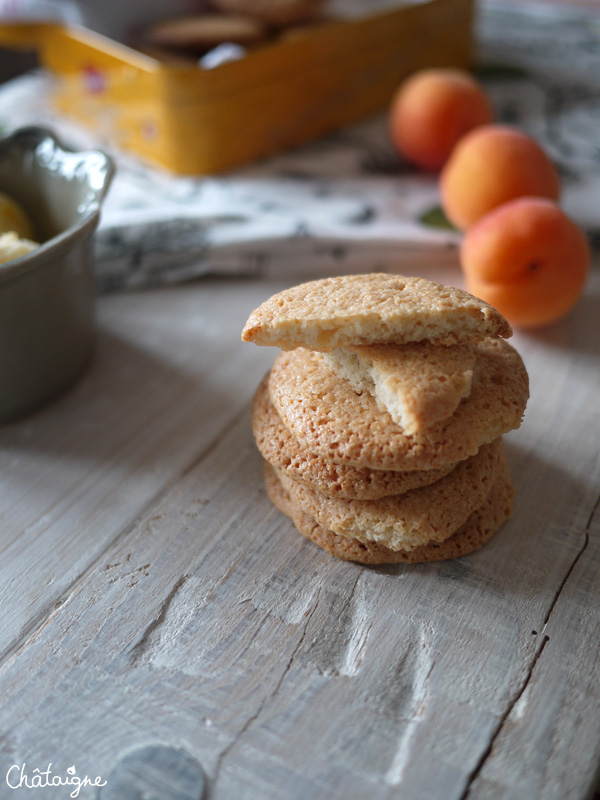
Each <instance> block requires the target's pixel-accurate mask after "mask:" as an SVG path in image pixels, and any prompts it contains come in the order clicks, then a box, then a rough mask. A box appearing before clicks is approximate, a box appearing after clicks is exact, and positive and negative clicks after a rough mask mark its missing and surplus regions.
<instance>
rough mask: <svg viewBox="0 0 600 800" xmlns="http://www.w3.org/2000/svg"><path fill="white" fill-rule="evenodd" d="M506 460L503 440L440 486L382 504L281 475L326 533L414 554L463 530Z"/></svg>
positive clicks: (385, 499)
mask: <svg viewBox="0 0 600 800" xmlns="http://www.w3.org/2000/svg"><path fill="white" fill-rule="evenodd" d="M501 457H502V444H501V441H500V439H498V440H496V441H495V442H493V443H492V444H489V445H484V446H483V447H482V448H481V449H480V451H479V452H478V453H477V455H475V456H472V457H471V458H469V459H466V460H465V461H461V462H460V464H458V466H456V467H455V468H454V469H453V470H452V471H451V472H450V473H449V474H448V475H446V477H445V478H442V479H441V480H439V481H437V482H436V483H432V484H430V485H429V486H424V487H422V488H420V489H413V490H411V491H410V492H406V493H404V494H401V495H395V496H392V497H382V498H379V499H378V500H346V499H344V498H340V497H331V496H328V495H324V494H320V493H319V492H315V491H313V490H312V489H308V488H307V487H306V486H303V485H302V484H300V483H296V482H295V481H292V480H291V479H289V478H287V477H286V476H285V475H284V474H283V473H282V472H280V471H278V473H277V474H278V477H279V479H280V481H281V483H282V485H283V487H284V489H285V490H286V492H287V493H288V494H289V496H290V497H291V499H292V500H293V501H294V503H295V504H296V505H297V506H298V507H299V508H301V509H302V511H304V512H305V513H307V514H309V515H310V516H311V517H313V518H314V519H315V520H316V521H317V522H318V523H319V524H320V525H322V526H323V527H324V528H327V529H328V530H331V531H333V532H334V533H337V534H339V535H341V536H350V537H351V538H353V539H358V540H359V541H361V542H377V543H378V544H382V545H385V546H386V547H388V548H389V549H390V550H412V549H414V548H415V547H419V546H420V545H423V544H427V543H428V542H440V541H443V540H444V539H447V538H448V536H450V535H451V534H452V533H453V532H454V531H456V530H457V529H458V528H460V526H461V525H463V523H464V522H465V521H466V520H467V518H468V517H469V516H470V515H471V514H472V513H473V511H475V509H476V508H478V507H479V506H480V505H481V504H482V503H483V502H484V500H485V498H486V497H487V496H488V494H489V493H490V490H491V487H492V485H493V483H494V480H495V478H496V475H497V473H498V470H499V467H500V461H501Z"/></svg>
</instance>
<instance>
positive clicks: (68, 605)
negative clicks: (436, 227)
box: [0, 272, 600, 800]
mask: <svg viewBox="0 0 600 800" xmlns="http://www.w3.org/2000/svg"><path fill="white" fill-rule="evenodd" d="M451 279H452V276H448V280H451ZM599 279H600V274H599V273H598V272H596V273H594V275H593V279H592V281H591V283H590V286H589V287H588V292H587V295H586V298H585V299H584V301H583V302H582V303H581V304H580V306H579V307H578V308H577V310H576V311H575V313H574V314H573V315H572V316H571V317H570V318H569V319H567V320H564V321H563V322H561V323H559V324H558V325H556V326H553V327H552V328H549V329H547V330H546V331H544V332H542V333H537V334H529V335H519V336H518V337H516V341H515V344H516V346H517V348H518V349H519V350H520V352H521V353H522V354H523V356H524V359H525V362H526V365H527V367H528V370H529V372H530V376H531V383H532V397H531V401H530V404H529V406H528V411H527V414H526V419H525V422H524V425H523V426H522V428H521V429H520V430H519V431H516V432H514V433H512V434H510V435H509V436H508V437H507V439H506V443H507V453H508V457H509V461H510V464H511V468H512V471H513V477H514V480H515V483H516V486H517V492H518V493H517V500H516V509H515V514H514V516H513V518H512V519H511V520H510V521H509V522H508V523H507V524H506V525H505V526H504V528H503V529H502V530H501V531H500V532H499V533H498V534H497V535H496V536H495V537H494V539H492V541H491V542H490V543H489V544H488V545H487V546H486V547H484V548H483V549H482V550H481V551H480V552H478V553H476V554H473V555H471V556H469V557H466V558H463V559H458V560H455V561H449V562H443V563H438V564H428V565H420V566H417V567H414V566H402V565H400V566H394V567H385V568H364V567H359V566H357V565H354V564H349V563H345V562H341V561H337V560H335V559H333V558H331V557H330V556H328V555H327V554H326V553H324V552H323V551H321V550H319V549H318V548H317V547H316V546H314V545H313V544H312V543H310V542H308V541H305V540H304V539H303V538H302V537H301V536H299V535H298V534H297V532H296V531H295V530H294V528H293V527H292V525H291V523H290V522H289V521H288V520H287V519H286V518H284V517H283V516H282V515H281V514H279V513H278V512H277V511H276V510H275V509H274V508H273V507H272V506H271V505H270V503H269V501H268V499H267V497H266V495H265V492H264V488H263V485H262V477H261V465H260V457H259V455H258V453H257V451H256V449H255V447H254V443H253V440H252V434H251V429H250V421H249V400H250V397H251V395H252V393H253V391H254V388H255V386H256V385H257V384H258V382H259V380H260V378H261V377H262V375H263V372H264V370H265V369H266V367H267V365H268V363H270V361H271V360H272V358H273V356H274V354H275V351H271V350H269V349H266V348H265V349H260V348H254V347H251V346H248V345H241V343H239V331H240V330H241V327H242V324H243V321H244V318H245V315H247V313H248V312H249V311H250V310H251V309H252V308H253V307H255V306H256V305H257V304H258V302H260V300H261V299H264V298H265V297H267V296H268V295H269V294H272V293H273V291H275V290H276V289H277V288H282V287H281V282H280V283H279V284H278V285H277V286H276V285H275V283H273V284H267V283H262V282H261V283H252V282H246V281H240V282H233V281H205V282H202V283H200V284H196V285H191V286H188V287H185V288H181V289H178V290H173V291H167V292H147V293H143V294H139V295H136V294H132V295H127V296H125V295H123V296H121V297H107V298H105V299H104V300H103V301H102V304H101V309H100V311H101V314H100V320H101V329H102V332H103V333H102V337H103V338H102V340H101V345H100V350H99V356H98V359H97V362H96V364H95V366H94V368H93V370H92V372H90V373H89V375H88V376H87V377H86V379H85V381H84V382H83V383H82V384H80V385H79V387H78V388H77V389H76V390H75V392H74V393H73V394H72V395H71V396H70V397H66V398H64V399H63V400H62V401H60V403H58V404H56V406H55V407H53V408H50V409H48V410H47V411H46V412H44V414H42V415H40V416H38V417H35V418H33V419H32V420H30V421H28V422H23V423H21V424H20V425H18V426H14V428H13V429H7V430H5V431H3V432H2V435H1V441H2V445H3V457H4V458H5V462H4V463H5V468H4V475H6V476H7V479H8V480H9V482H10V491H4V490H3V492H2V498H3V501H4V502H3V505H2V514H3V525H2V534H1V535H2V540H3V541H4V542H5V546H4V551H3V556H4V557H3V560H2V563H1V565H0V566H1V569H2V571H3V572H4V575H5V579H4V580H3V583H2V593H3V594H2V607H3V609H5V614H4V615H3V617H2V624H3V626H4V627H3V629H2V630H3V637H4V638H3V643H4V647H5V650H4V652H5V656H4V659H3V661H2V663H1V666H0V698H1V700H0V730H1V731H2V732H3V733H2V738H1V739H0V768H1V769H0V781H2V780H3V778H4V775H5V774H6V769H8V767H9V766H10V765H12V764H15V763H18V764H21V763H23V762H27V764H28V765H30V766H31V767H32V768H33V767H34V766H36V767H40V768H45V766H46V765H47V764H48V762H52V763H53V765H54V767H55V768H56V770H57V771H61V770H62V772H63V773H64V771H65V770H66V768H67V767H69V766H70V765H72V764H76V765H77V771H78V773H79V774H83V773H88V774H90V775H101V776H103V777H104V779H107V777H108V776H110V774H111V773H112V771H113V770H114V769H115V767H116V765H118V764H119V763H120V762H122V760H123V759H124V758H125V757H126V755H127V754H128V753H131V752H132V751H135V750H137V749H139V748H147V747H154V746H157V747H158V746H159V747H162V748H175V749H177V750H182V751H185V752H186V753H187V754H189V756H190V757H191V758H192V759H194V760H195V761H196V762H197V763H198V764H199V765H200V766H201V768H202V769H203V771H204V773H205V775H206V777H207V781H208V784H209V796H210V797H211V799H212V798H215V799H216V800H229V798H232V797H244V798H251V799H253V798H256V800H258V799H259V798H260V800H264V798H267V799H268V798H277V800H280V799H281V798H298V800H300V798H302V799H303V800H304V798H308V797H310V798H327V799H328V800H329V798H331V799H332V800H336V799H337V798H355V797H356V798H359V797H367V796H368V797H373V798H378V799H379V798H385V799H386V800H387V798H399V797H401V798H403V800H404V798H410V799H411V800H412V798H415V799H416V798H419V800H421V798H435V800H438V799H439V800H464V798H467V797H468V798H478V800H479V798H492V797H493V798H494V800H496V799H497V798H507V799H508V798H527V800H530V799H531V800H534V799H535V798H540V800H541V798H543V800H547V798H551V800H554V799H556V800H559V798H560V800H563V798H567V797H568V798H582V800H583V798H585V797H587V796H588V794H589V792H590V790H591V788H592V786H593V781H594V776H595V773H596V769H597V767H598V764H599V763H600V730H599V720H600V714H599V713H598V711H599V699H600V698H599V688H598V687H600V660H599V659H598V641H599V633H600V610H599V609H600V604H599V603H598V599H599V596H598V595H599V590H598V586H599V581H598V578H599V576H598V571H599V565H600V555H599V552H598V537H599V535H600V531H599V526H600V523H599V520H598V499H599V495H600V458H599V442H598V435H597V432H598V404H597V398H598V396H600V370H599V369H598V365H599V363H598V362H599V360H600V359H599V353H598V342H600V335H599V334H600V328H599V322H598V321H599V320H600V314H599V313H598V312H599V310H600V280H599ZM257 301H258V302H257ZM94 370H95V371H94ZM7 612H8V613H7ZM4 789H5V786H4V785H3V784H1V783H0V797H4V795H3V794H2V791H3V790H4ZM12 795H13V793H9V796H12ZM80 796H82V797H85V795H84V791H83V790H82V792H81V795H80ZM87 796H88V797H91V796H93V795H91V794H88V795H87ZM57 800H58V797H57Z"/></svg>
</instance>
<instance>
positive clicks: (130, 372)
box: [0, 281, 271, 655]
mask: <svg viewBox="0 0 600 800" xmlns="http://www.w3.org/2000/svg"><path fill="white" fill-rule="evenodd" d="M227 286H228V283H227V282H226V281H225V282H211V281H206V282H202V283H201V284H196V285H194V286H185V287H179V288H173V289H166V290H162V291H160V292H147V293H145V294H144V295H143V296H140V295H137V294H135V293H132V294H127V295H122V296H119V297H111V298H105V299H103V300H102V302H100V304H99V340H98V352H97V355H96V358H95V360H94V363H93V364H92V367H91V369H90V370H89V372H88V373H87V374H86V376H85V377H84V379H83V380H82V381H81V382H80V383H79V384H78V385H77V386H76V387H75V388H74V389H73V390H72V391H71V392H70V393H69V394H68V395H66V396H65V397H63V398H62V399H61V400H59V401H58V402H57V403H55V404H53V405H52V406H50V407H48V408H47V409H46V410H44V411H43V412H41V413H39V414H36V415H35V416H32V417H30V418H28V419H26V420H24V421H23V422H20V423H18V424H14V425H11V426H7V427H4V428H2V429H1V430H0V474H1V475H2V502H1V505H0V554H1V562H0V577H1V580H0V604H1V605H2V607H4V608H6V607H7V606H10V609H11V613H10V614H3V615H2V616H1V617H0V655H1V654H2V653H6V652H8V651H10V650H11V648H13V647H15V646H16V644H17V643H18V642H19V641H20V640H21V638H22V637H23V636H24V635H25V634H26V632H27V631H28V630H29V629H30V627H31V626H32V625H34V624H35V623H36V621H39V620H41V619H43V618H44V616H45V615H46V614H47V613H48V612H49V610H51V609H52V608H53V607H54V605H55V603H59V602H60V599H61V597H62V596H63V595H64V593H65V592H67V591H68V590H69V587H70V586H71V585H72V583H73V582H74V581H76V580H77V579H78V578H79V577H80V576H81V575H82V574H83V573H85V571H86V569H87V568H88V567H89V565H90V564H92V563H93V562H94V560H95V559H96V558H97V557H98V556H99V554H101V553H102V552H103V550H104V549H105V548H106V547H107V546H108V545H109V544H110V542H111V541H113V540H114V538H115V537H116V536H118V535H119V534H121V533H122V532H123V531H124V530H126V529H127V528H128V527H129V526H130V525H131V524H132V523H133V521H134V520H135V519H136V517H137V516H138V514H139V513H140V512H141V511H142V510H143V509H144V508H145V507H146V506H147V505H148V504H150V503H152V502H153V501H154V500H155V499H156V497H157V496H159V495H160V493H161V492H162V491H164V490H165V488H166V487H167V486H168V485H169V484H170V483H171V482H172V481H174V480H175V479H176V478H177V477H178V476H179V475H180V474H181V473H182V472H184V471H185V470H186V469H187V468H188V467H189V466H190V464H192V463H193V461H194V460H195V459H197V458H198V457H199V456H200V455H201V454H202V452H203V451H204V450H205V449H206V448H207V447H209V446H210V445H211V443H212V442H214V440H215V438H216V437H218V434H219V431H220V430H222V429H223V428H224V427H225V426H226V425H227V424H229V423H230V422H231V420H232V419H234V418H235V416H236V415H237V414H239V413H240V410H241V409H242V408H243V407H244V405H245V403H247V401H248V398H249V397H250V395H251V393H252V377H251V376H253V375H254V374H255V373H256V371H257V369H258V371H259V372H260V371H264V370H265V369H266V368H267V365H268V363H270V358H271V357H270V354H269V353H267V352H265V351H264V350H263V351H261V350H259V349H258V348H247V347H243V346H242V345H241V342H240V340H239V333H238V334H237V336H234V335H232V334H233V331H235V330H238V331H239V330H241V327H242V325H243V323H244V322H245V319H246V317H247V315H248V314H249V312H250V311H251V310H252V308H253V307H254V306H255V305H257V304H258V303H259V302H260V301H261V300H262V299H263V298H264V293H265V291H268V288H267V286H266V285H261V286H258V285H257V284H255V283H252V282H242V283H240V284H239V287H238V288H239V291H237V292H235V293H228V291H227ZM217 300H220V301H221V302H220V303H219V302H217ZM225 301H227V302H225Z"/></svg>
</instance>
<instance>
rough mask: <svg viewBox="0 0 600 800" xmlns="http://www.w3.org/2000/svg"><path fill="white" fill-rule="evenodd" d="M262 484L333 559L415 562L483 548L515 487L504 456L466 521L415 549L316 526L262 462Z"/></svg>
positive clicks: (510, 501) (509, 505)
mask: <svg viewBox="0 0 600 800" xmlns="http://www.w3.org/2000/svg"><path fill="white" fill-rule="evenodd" d="M265 486H266V489H267V494H268V495H269V497H270V499H271V501H272V503H273V504H274V505H275V506H276V507H277V508H278V509H279V510H280V511H281V512H283V513H284V514H285V515H286V516H288V517H290V518H291V519H292V521H293V523H294V525H295V526H296V528H297V529H298V531H299V532H300V533H301V534H302V535H303V536H305V537H306V538H307V539H310V540H311V541H313V542H314V543H315V544H317V545H318V546H319V547H321V548H323V549H324V550H326V551H327V552H328V553H330V554H331V555H333V556H335V557H336V558H340V559H343V560H344V561H355V562H357V563H360V564H368V565H377V564H399V563H405V564H418V563H423V562H429V561H443V560H446V559H450V558H460V557H461V556H465V555H468V554H469V553H472V552H474V551H475V550H478V549H479V548H480V547H482V546H483V545H484V544H485V543H486V542H487V541H488V540H489V539H491V537H492V536H493V535H494V533H495V532H496V531H497V530H498V528H500V526H501V525H502V523H503V522H505V521H506V520H507V519H508V518H509V517H510V515H511V514H512V505H513V497H514V488H513V486H512V483H511V480H510V473H509V470H508V465H507V463H506V459H505V458H503V460H502V463H501V466H500V471H499V474H498V476H497V478H496V481H495V482H494V485H493V486H492V489H491V491H490V494H489V496H488V497H487V499H486V500H485V501H484V503H483V504H482V505H481V507H480V508H478V509H477V510H476V511H474V512H473V513H472V514H471V516H470V517H469V518H468V520H467V521H466V522H465V524H464V525H463V526H462V527H461V528H459V530H457V531H456V532H455V533H453V534H452V536H450V537H448V539H445V540H444V541H443V542H436V543H433V544H425V545H422V546H421V547H417V548H415V549H414V550H410V551H406V550H390V549H389V548H387V547H384V546H383V545H380V544H376V543H373V542H371V543H369V544H365V543H363V542H359V541H357V540H355V539H351V538H349V537H347V536H338V535H337V534H335V533H333V532H332V531H329V530H327V529H326V528H324V527H323V526H321V525H319V524H318V522H316V521H315V520H314V519H312V518H311V517H310V516H309V515H308V514H306V513H305V512H304V511H301V510H300V509H299V508H298V507H297V506H296V505H295V504H294V503H293V501H292V500H291V499H290V497H289V495H288V494H287V492H286V491H285V489H284V488H283V486H282V485H281V482H280V481H279V479H278V477H277V474H276V472H275V470H274V469H273V468H272V467H271V466H270V464H268V463H267V462H265Z"/></svg>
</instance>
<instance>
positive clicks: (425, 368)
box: [323, 342, 475, 433]
mask: <svg viewBox="0 0 600 800" xmlns="http://www.w3.org/2000/svg"><path fill="white" fill-rule="evenodd" d="M323 357H324V359H325V361H326V362H327V364H328V365H329V366H330V367H331V368H332V369H334V370H335V371H336V372H337V373H338V374H339V375H341V376H342V377H343V378H346V380H348V381H350V383H351V385H352V388H353V389H355V391H357V392H362V391H366V392H370V393H371V394H372V395H373V396H374V397H375V399H376V400H377V402H378V404H379V407H380V408H383V409H385V410H386V411H387V412H388V413H389V415H390V417H391V418H392V420H393V421H394V422H395V423H396V424H397V425H400V427H401V428H404V430H405V431H406V432H407V433H418V432H419V431H421V430H424V429H425V428H428V427H429V426H430V425H433V424H434V423H436V422H439V421H440V420H443V419H447V418H448V417H450V416H452V414H453V413H454V412H455V411H456V408H457V406H458V404H459V403H460V401H461V400H462V399H463V398H464V397H467V396H468V395H469V393H470V391H471V381H472V379H473V365H474V364H475V351H474V350H473V346H472V345H470V344H454V345H448V346H443V345H435V344H431V342H416V343H412V344H404V345H393V344H371V345H363V346H353V347H343V348H338V349H336V350H332V351H331V352H329V353H324V354H323Z"/></svg>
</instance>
